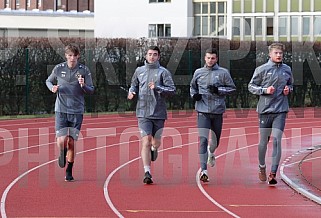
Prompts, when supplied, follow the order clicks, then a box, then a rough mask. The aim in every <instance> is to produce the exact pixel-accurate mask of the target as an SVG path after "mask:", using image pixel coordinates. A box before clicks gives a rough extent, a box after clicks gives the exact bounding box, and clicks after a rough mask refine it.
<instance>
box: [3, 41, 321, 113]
mask: <svg viewBox="0 0 321 218" xmlns="http://www.w3.org/2000/svg"><path fill="white" fill-rule="evenodd" d="M67 43H76V44H78V45H79V47H80V49H81V59H80V62H82V63H84V64H86V65H87V66H88V67H89V68H90V70H91V71H92V74H93V79H94V85H95V89H96V91H95V94H94V95H92V96H86V111H87V112H94V113H96V112H108V111H131V110H134V109H135V102H131V101H127V100H126V96H127V93H126V92H125V91H124V90H123V89H128V87H129V84H130V79H131V77H132V74H133V72H134V70H135V68H136V67H137V66H140V65H142V64H143V60H144V55H145V52H146V48H147V47H148V46H149V45H158V46H159V47H160V48H161V51H162V54H161V64H162V65H163V66H165V67H167V68H168V69H169V70H170V71H171V72H172V74H173V77H174V81H175V83H176V86H177V95H176V96H175V97H173V98H171V99H169V101H168V106H169V109H173V110H176V109H192V108H193V102H192V100H191V99H190V97H189V82H190V79H191V78H192V74H193V72H194V71H195V70H196V69H197V68H199V67H201V66H203V64H204V61H203V59H204V58H203V55H204V51H205V50H206V48H207V47H209V46H213V47H216V48H217V49H218V50H219V64H220V65H221V66H223V67H226V68H228V69H229V70H230V72H231V75H232V77H233V79H234V81H235V84H236V86H237V89H238V91H237V93H236V94H235V95H232V96H229V97H228V99H227V107H229V108H253V107H255V106H256V103H257V97H256V96H254V95H252V94H250V93H249V92H248V90H247V84H248V82H249V80H250V79H251V76H252V74H253V71H254V69H255V67H257V66H258V65H261V64H263V63H265V62H266V61H267V60H268V52H267V45H269V44H270V43H271V42H238V41H229V40H224V39H216V38H189V39H187V38H164V39H157V40H156V39H145V38H142V39H98V38H95V39H82V38H59V39H50V38H0V87H1V89H0V101H1V104H0V116H4V115H10V116H12V115H17V114H51V113H53V109H54V101H55V95H54V94H52V93H51V92H50V91H49V90H48V89H47V87H46V85H45V80H46V78H47V77H48V75H49V74H50V73H51V70H52V68H53V67H54V66H55V65H56V64H58V63H60V62H62V61H64V45H66V44H67ZM285 44H286V48H287V51H286V53H285V59H284V60H285V62H286V63H287V64H288V65H290V66H291V67H292V69H293V73H294V77H295V87H294V92H293V93H292V94H291V96H290V104H291V106H292V107H304V106H320V105H321V96H320V95H321V93H320V88H321V74H320V60H321V57H320V52H321V46H320V43H319V42H315V43H308V42H305V43H303V42H302V43H300V42H293V43H291V42H288V43H285Z"/></svg>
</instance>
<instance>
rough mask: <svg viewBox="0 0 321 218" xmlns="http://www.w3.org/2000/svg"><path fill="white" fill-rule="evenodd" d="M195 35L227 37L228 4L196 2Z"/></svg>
mask: <svg viewBox="0 0 321 218" xmlns="http://www.w3.org/2000/svg"><path fill="white" fill-rule="evenodd" d="M193 9H194V35H195V36H225V35H226V16H227V12H226V2H225V1H224V2H222V1H220V2H213V1H204V2H194V5H193Z"/></svg>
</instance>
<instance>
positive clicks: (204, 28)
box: [95, 0, 321, 41]
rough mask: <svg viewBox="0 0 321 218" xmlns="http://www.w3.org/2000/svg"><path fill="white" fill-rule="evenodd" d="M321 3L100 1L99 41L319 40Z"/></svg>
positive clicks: (97, 6) (289, 0) (320, 0)
mask: <svg viewBox="0 0 321 218" xmlns="http://www.w3.org/2000/svg"><path fill="white" fill-rule="evenodd" d="M320 24H321V0H146V1H142V0H139V1H135V4H133V3H132V0H108V1H104V0H96V2H95V37H107V38H108V37H129V38H140V37H149V38H154V37H222V38H227V39H240V40H275V41H279V40H286V41H290V40H292V41H314V40H317V39H318V37H320V36H321V25H320Z"/></svg>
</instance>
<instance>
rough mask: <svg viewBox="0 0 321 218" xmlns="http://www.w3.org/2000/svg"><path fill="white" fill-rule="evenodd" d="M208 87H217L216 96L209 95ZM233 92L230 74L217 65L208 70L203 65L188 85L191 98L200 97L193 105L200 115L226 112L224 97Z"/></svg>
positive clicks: (234, 88)
mask: <svg viewBox="0 0 321 218" xmlns="http://www.w3.org/2000/svg"><path fill="white" fill-rule="evenodd" d="M209 85H215V86H216V87H218V94H212V93H210V91H209V89H208V86H209ZM235 90H236V87H235V84H234V82H233V80H232V77H231V75H230V73H229V72H228V70H227V69H225V68H223V67H220V66H219V65H218V64H215V65H214V66H213V67H210V68H208V67H207V66H206V65H205V66H204V67H202V68H199V69H197V70H196V71H195V72H194V75H193V78H192V80H191V83H190V95H191V97H193V95H195V94H196V93H199V94H201V95H202V99H201V100H200V101H196V103H195V110H196V111H197V112H201V113H211V114H223V113H224V112H225V110H226V105H225V96H226V95H229V94H231V93H233V92H234V91H235Z"/></svg>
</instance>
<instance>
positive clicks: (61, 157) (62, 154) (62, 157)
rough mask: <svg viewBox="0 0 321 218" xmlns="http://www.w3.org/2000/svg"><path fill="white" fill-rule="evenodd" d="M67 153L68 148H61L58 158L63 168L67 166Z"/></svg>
mask: <svg viewBox="0 0 321 218" xmlns="http://www.w3.org/2000/svg"><path fill="white" fill-rule="evenodd" d="M66 155H67V148H64V149H63V150H60V155H59V158H58V165H59V166H60V167H61V168H64V167H65V166H66Z"/></svg>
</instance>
